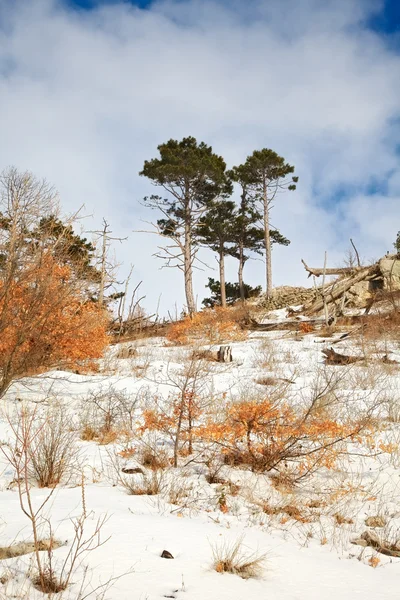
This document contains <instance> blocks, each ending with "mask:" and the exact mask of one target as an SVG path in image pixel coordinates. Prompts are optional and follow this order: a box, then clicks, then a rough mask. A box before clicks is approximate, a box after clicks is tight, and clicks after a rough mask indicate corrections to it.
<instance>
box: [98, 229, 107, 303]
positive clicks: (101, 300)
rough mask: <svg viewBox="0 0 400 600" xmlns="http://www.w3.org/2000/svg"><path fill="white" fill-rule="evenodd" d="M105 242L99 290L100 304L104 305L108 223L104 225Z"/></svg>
mask: <svg viewBox="0 0 400 600" xmlns="http://www.w3.org/2000/svg"><path fill="white" fill-rule="evenodd" d="M102 235H103V242H102V248H101V272H100V289H99V304H100V306H103V304H104V289H105V285H106V257H107V223H105V224H104V229H103V234H102Z"/></svg>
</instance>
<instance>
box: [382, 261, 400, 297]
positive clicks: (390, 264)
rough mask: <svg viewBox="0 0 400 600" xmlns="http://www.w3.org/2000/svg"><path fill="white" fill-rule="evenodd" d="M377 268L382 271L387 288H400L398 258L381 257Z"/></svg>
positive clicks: (399, 262) (399, 264) (399, 263)
mask: <svg viewBox="0 0 400 600" xmlns="http://www.w3.org/2000/svg"><path fill="white" fill-rule="evenodd" d="M379 269H380V271H381V273H382V276H383V279H384V283H385V288H386V289H387V290H393V291H395V290H399V289H400V260H396V259H395V258H381V260H380V261H379Z"/></svg>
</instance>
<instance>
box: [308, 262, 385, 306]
mask: <svg viewBox="0 0 400 600" xmlns="http://www.w3.org/2000/svg"><path fill="white" fill-rule="evenodd" d="M378 273H379V265H377V264H375V265H372V266H371V267H363V268H362V269H361V270H359V271H358V272H357V273H356V274H355V275H354V276H353V277H348V278H346V279H343V281H339V282H335V284H334V285H333V286H331V288H330V289H329V290H327V291H324V292H322V293H323V295H322V297H321V298H318V299H317V300H314V302H313V303H312V304H310V305H308V306H305V307H304V310H305V312H306V314H313V313H316V312H318V311H320V310H321V309H322V308H323V307H324V306H325V305H326V304H330V303H331V302H334V301H335V300H337V299H338V298H340V297H341V296H342V294H344V293H345V292H347V290H349V289H350V288H351V287H353V285H355V284H356V283H359V282H360V281H364V280H366V279H372V278H374V277H375V276H376V275H377V274H378Z"/></svg>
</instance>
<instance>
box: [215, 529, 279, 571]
mask: <svg viewBox="0 0 400 600" xmlns="http://www.w3.org/2000/svg"><path fill="white" fill-rule="evenodd" d="M212 554H213V569H214V570H215V571H217V573H231V574H232V575H238V576H239V577H241V578H242V579H254V578H259V577H261V576H262V575H263V573H264V570H265V562H266V558H267V553H264V554H259V553H257V552H251V553H249V552H248V551H247V549H246V548H245V547H244V545H243V537H241V538H239V539H238V540H236V541H235V542H232V543H229V542H226V541H225V542H223V543H222V544H219V545H215V546H212Z"/></svg>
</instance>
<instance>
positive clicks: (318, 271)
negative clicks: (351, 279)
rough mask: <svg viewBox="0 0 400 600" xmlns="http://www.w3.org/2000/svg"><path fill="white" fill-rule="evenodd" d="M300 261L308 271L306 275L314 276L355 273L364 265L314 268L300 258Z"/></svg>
mask: <svg viewBox="0 0 400 600" xmlns="http://www.w3.org/2000/svg"><path fill="white" fill-rule="evenodd" d="M301 262H302V263H303V265H304V268H305V270H306V271H307V272H308V276H309V277H311V275H315V277H320V275H324V274H325V275H346V274H349V275H351V274H352V273H356V272H357V271H361V270H362V269H364V268H365V267H338V268H336V269H324V268H322V269H315V268H314V267H309V266H308V265H307V264H306V262H305V261H304V260H303V259H301Z"/></svg>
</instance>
